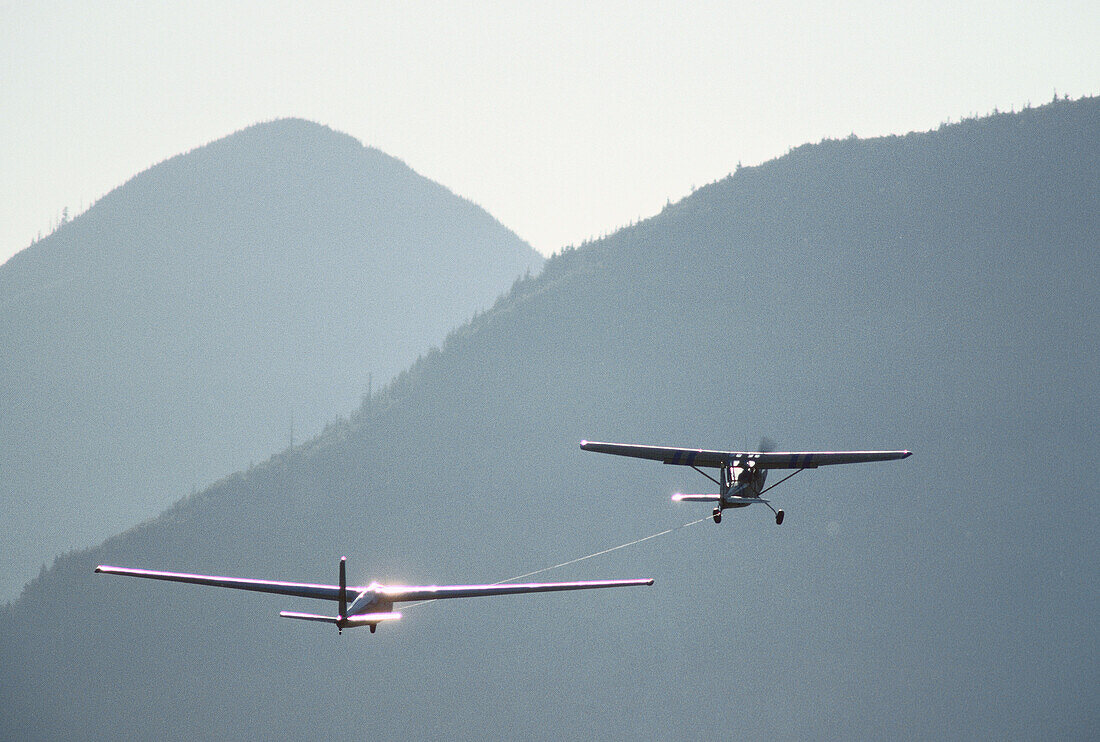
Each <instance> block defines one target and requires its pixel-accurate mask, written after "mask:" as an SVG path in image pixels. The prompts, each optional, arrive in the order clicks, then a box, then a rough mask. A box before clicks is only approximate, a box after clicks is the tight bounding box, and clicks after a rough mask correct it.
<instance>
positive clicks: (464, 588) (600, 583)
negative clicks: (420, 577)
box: [373, 578, 653, 603]
mask: <svg viewBox="0 0 1100 742" xmlns="http://www.w3.org/2000/svg"><path fill="white" fill-rule="evenodd" d="M652 584H653V580H652V578H649V579H640V580H584V581H581V582H528V583H521V584H515V585H505V584H498V585H421V586H414V585H376V586H374V588H373V589H374V590H375V592H377V593H378V594H379V595H384V596H385V597H386V598H387V599H389V600H391V601H393V602H395V603H397V602H400V601H406V600H440V599H442V598H480V597H483V596H487V595H520V594H525V593H550V592H557V591H560V590H591V589H594V588H599V587H629V586H632V585H652Z"/></svg>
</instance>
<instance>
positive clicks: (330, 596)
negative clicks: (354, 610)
mask: <svg viewBox="0 0 1100 742" xmlns="http://www.w3.org/2000/svg"><path fill="white" fill-rule="evenodd" d="M95 571H96V572H99V573H102V574H108V575H125V576H127V577H146V578H148V579H151V580H168V581H169V582H190V583H192V584H195V585H212V586H214V587H231V588H236V589H237V590H252V591H254V592H259V593H275V594H276V595H292V596H295V597H299V598H319V599H322V600H339V599H340V588H339V586H337V585H313V584H310V583H305V582H281V581H276V580H250V579H245V578H241V577H217V576H214V575H193V574H187V573H183V572H158V571H155V570H151V569H127V568H125V567H109V566H107V565H105V564H101V565H99V566H98V567H96V568H95ZM652 584H653V580H652V579H641V580H586V581H582V582H529V583H525V584H517V585H506V584H499V585H425V586H408V585H378V584H372V585H370V586H369V587H352V586H350V585H349V586H348V588H347V600H349V601H351V600H354V599H355V597H356V596H357V595H359V594H360V593H361V592H363V591H364V590H371V591H373V592H375V593H377V594H378V595H382V596H384V597H385V598H387V599H389V600H390V601H391V602H395V603H396V602H399V601H406V600H438V599H441V598H477V597H481V596H484V595H514V594H518V593H547V592H555V591H558V590H591V589H594V588H599V587H627V586H630V585H652ZM309 615H312V614H309ZM305 616H306V614H302V615H301V616H299V615H294V616H290V618H304V617H305ZM321 619H326V620H327V617H324V616H322V617H319V618H313V619H311V620H321Z"/></svg>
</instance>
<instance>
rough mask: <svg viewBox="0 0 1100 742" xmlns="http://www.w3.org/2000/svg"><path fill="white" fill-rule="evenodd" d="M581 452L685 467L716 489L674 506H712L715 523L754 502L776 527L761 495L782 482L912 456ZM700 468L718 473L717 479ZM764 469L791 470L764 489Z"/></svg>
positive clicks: (621, 446) (615, 446)
mask: <svg viewBox="0 0 1100 742" xmlns="http://www.w3.org/2000/svg"><path fill="white" fill-rule="evenodd" d="M581 448H582V449H583V450H585V451H596V452H597V453H610V454H615V455H616V456H633V457H635V458H639V459H653V460H655V461H661V462H664V463H666V464H676V465H680V466H690V467H691V468H692V469H694V470H695V471H697V472H699V473H700V474H702V475H703V476H704V477H706V478H707V479H709V480H710V481H712V482H714V483H715V484H717V485H718V494H707V495H685V494H681V493H679V492H677V493H676V494H675V495H673V496H672V499H673V500H674V501H675V502H713V503H716V505H715V507H714V513H713V516H714V522H715V523H721V522H722V511H723V510H725V509H727V508H744V507H748V506H749V505H752V504H754V503H761V504H763V505H767V506H768V508H769V509H770V510H771V511H772V512H773V513H775V524H776V525H780V524H781V523H782V522H783V511H782V510H776V509H775V508H773V507H772V504H771V502H770V501H769V500H765V499H764V498H763V497H761V495H763V494H764V493H765V492H767V491H768V490H770V489H772V488H773V487H778V486H779V485H781V484H783V483H784V482H786V481H787V480H788V479H790V478H791V477H793V476H794V475H795V474H798V473H799V472H800V471H803V470H804V469H816V468H817V467H819V466H827V465H830V464H858V463H861V462H865V461H891V460H893V459H904V458H906V457H907V456H911V455H912V454H913V452H912V451H800V452H793V451H786V452H781V451H707V450H704V449H701V448H671V447H668V446H635V445H631V444H627V443H599V442H596V441H581ZM703 469H717V470H718V479H715V478H714V477H712V476H711V475H709V474H707V473H706V472H705V471H703ZM768 469H794V472H792V473H791V474H788V475H787V476H785V477H783V478H782V479H780V480H779V481H778V482H776V483H775V484H773V485H771V486H770V487H764V480H765V479H766V478H767V476H768Z"/></svg>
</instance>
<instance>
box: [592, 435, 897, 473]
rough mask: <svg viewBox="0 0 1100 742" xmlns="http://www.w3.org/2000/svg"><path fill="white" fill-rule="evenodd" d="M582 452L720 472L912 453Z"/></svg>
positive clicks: (628, 448) (626, 447)
mask: <svg viewBox="0 0 1100 742" xmlns="http://www.w3.org/2000/svg"><path fill="white" fill-rule="evenodd" d="M581 448H582V449H583V450H585V451H596V452H597V453H610V454H615V455H616V456H633V457H635V458H639V459H652V460H654V461H660V462H662V463H665V464H677V465H680V466H696V467H705V468H714V469H719V468H721V467H723V466H736V465H738V464H746V463H748V462H750V461H751V462H753V466H755V467H757V468H758V469H816V468H817V467H819V466H828V465H830V464H858V463H861V462H867V461H891V460H893V459H904V458H905V457H907V456H910V455H912V453H913V452H912V451H768V452H764V451H708V450H706V449H703V448H672V447H670V446H635V445H632V444H628V443H599V442H597V441H581Z"/></svg>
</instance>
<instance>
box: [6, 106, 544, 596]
mask: <svg viewBox="0 0 1100 742" xmlns="http://www.w3.org/2000/svg"><path fill="white" fill-rule="evenodd" d="M541 262H542V258H541V257H540V256H539V255H538V254H537V253H535V252H534V251H533V250H532V249H531V248H530V247H529V246H528V245H527V244H526V243H524V242H523V241H521V240H520V239H519V238H518V237H516V235H514V234H513V233H512V232H510V231H509V230H507V229H505V228H504V227H502V226H501V225H500V224H499V223H498V222H496V221H495V220H494V219H493V218H492V217H491V216H489V215H488V214H487V213H485V212H484V211H483V210H482V209H480V208H479V207H477V206H475V205H474V204H472V203H470V202H468V201H465V200H463V199H460V198H458V197H457V196H455V195H454V194H452V193H450V192H449V191H447V190H446V189H445V188H443V187H442V186H440V185H438V184H435V183H432V182H430V181H428V180H426V179H425V178H423V177H421V176H419V175H417V174H416V173H415V172H413V171H412V170H410V169H409V168H408V167H406V166H405V165H404V164H403V163H401V162H399V161H398V160H395V159H393V158H392V157H389V156H387V155H385V154H383V153H381V152H379V151H378V150H374V149H370V148H367V147H364V146H363V145H361V144H360V143H359V142H358V141H356V140H355V139H353V138H352V137H350V136H347V135H346V134H340V133H338V132H335V131H332V130H331V129H328V128H327V127H323V126H320V125H317V124H313V123H309V122H307V121H302V120H281V121H274V122H270V123H267V124H262V125H258V126H254V127H251V128H249V129H246V130H243V131H240V132H237V133H236V134H233V135H232V136H229V137H226V138H225V139H222V140H219V141H217V142H213V143H211V144H209V145H207V146H204V147H201V148H199V149H196V150H194V151H192V152H189V153H187V154H185V155H181V156H178V157H174V158H172V159H170V160H167V161H165V162H163V163H161V164H159V165H157V166H155V167H152V168H150V169H149V170H147V171H145V172H143V173H141V174H140V175H138V176H136V177H134V178H133V179H132V180H130V181H129V182H127V183H126V184H124V185H123V186H121V187H119V188H117V189H116V190H114V191H112V192H111V193H109V194H108V195H107V196H105V197H104V198H103V199H101V200H100V201H99V202H98V203H96V204H95V205H94V206H93V207H92V208H91V209H89V210H88V211H87V212H86V213H84V214H83V215H81V216H79V217H77V218H76V219H74V220H73V221H71V222H69V223H66V224H64V225H62V226H61V227H60V228H59V229H58V230H57V232H55V233H54V234H52V235H50V236H49V237H47V238H45V239H43V240H41V241H39V242H37V243H35V244H34V245H32V246H31V247H29V248H27V249H26V250H24V251H22V252H20V253H18V254H17V255H15V256H14V257H12V258H11V260H9V261H8V262H7V263H5V264H4V265H3V266H0V348H2V349H3V350H2V352H0V388H3V390H4V392H3V394H0V472H2V475H0V602H4V601H6V600H11V599H13V598H14V597H15V596H16V595H17V594H18V590H19V587H20V586H21V585H22V584H23V583H25V582H26V581H27V580H29V579H30V578H31V577H32V576H34V574H35V573H36V572H37V571H38V569H39V567H40V566H41V565H42V564H43V563H49V562H51V561H52V560H53V558H54V556H56V555H57V554H59V553H61V552H65V551H68V550H71V549H73V548H75V547H78V546H79V547H87V546H89V545H91V544H92V543H95V542H97V541H99V540H102V539H103V538H106V537H107V536H109V535H111V534H112V533H117V532H118V531H120V530H123V529H125V528H128V527H130V526H132V525H134V524H135V523H137V522H139V521H140V520H143V519H145V518H147V517H150V516H152V515H154V514H156V513H157V512H159V511H160V510H162V509H163V508H164V507H167V506H168V505H169V504H171V503H172V502H174V501H175V500H177V499H179V498H180V497H182V496H184V495H186V494H187V493H188V492H190V491H192V490H193V489H194V488H195V487H205V486H207V485H208V484H209V483H211V482H212V481H214V480H215V479H216V478H218V477H221V476H224V475H226V474H228V473H230V472H232V471H235V470H237V469H241V468H245V467H247V466H248V465H249V462H250V461H256V462H258V461H261V460H263V459H265V458H267V457H268V456H270V455H271V454H272V453H274V452H275V451H277V450H279V449H282V448H285V447H286V446H287V445H288V444H289V442H290V437H291V434H292V433H291V428H292V426H293V427H294V428H296V430H297V437H298V442H299V443H300V442H301V441H302V439H303V436H304V435H308V436H312V435H315V434H316V433H318V432H319V431H320V430H321V429H322V427H323V426H324V424H325V423H327V422H330V421H332V420H334V419H336V418H337V417H338V416H340V415H345V416H346V415H347V414H349V413H350V412H351V411H352V410H354V409H355V408H356V407H357V406H358V405H359V403H360V400H361V398H362V397H363V395H364V394H365V393H366V392H367V391H368V386H369V385H370V381H371V379H372V378H373V381H374V387H375V389H376V390H377V388H378V386H380V385H381V384H382V383H383V382H384V381H386V380H388V379H389V378H390V377H391V376H392V375H393V374H395V373H397V372H398V371H400V370H401V369H402V368H404V367H406V366H408V364H410V363H411V362H412V361H414V360H415V359H416V357H417V356H418V355H419V354H420V353H424V352H426V351H427V350H428V348H429V347H430V346H432V345H433V344H438V343H440V342H442V340H443V338H444V337H445V335H446V333H447V332H448V330H450V329H452V328H454V327H455V326H456V325H458V324H459V323H461V322H463V321H465V320H467V319H469V318H470V316H472V315H473V313H474V312H475V311H477V310H480V309H485V308H487V307H488V306H490V305H491V304H492V303H493V301H494V300H495V299H496V298H497V296H499V295H500V294H501V293H502V292H504V291H506V290H507V289H508V287H509V286H511V285H512V283H513V282H514V281H515V279H516V278H517V277H519V276H521V275H523V274H524V273H525V272H527V271H537V270H538V268H539V267H540V265H541Z"/></svg>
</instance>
